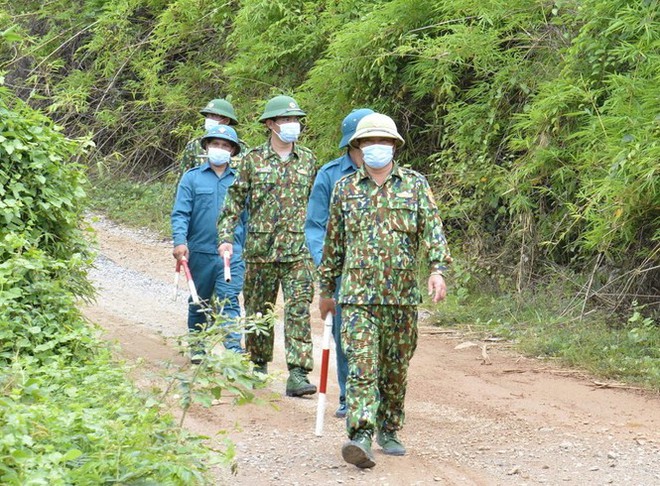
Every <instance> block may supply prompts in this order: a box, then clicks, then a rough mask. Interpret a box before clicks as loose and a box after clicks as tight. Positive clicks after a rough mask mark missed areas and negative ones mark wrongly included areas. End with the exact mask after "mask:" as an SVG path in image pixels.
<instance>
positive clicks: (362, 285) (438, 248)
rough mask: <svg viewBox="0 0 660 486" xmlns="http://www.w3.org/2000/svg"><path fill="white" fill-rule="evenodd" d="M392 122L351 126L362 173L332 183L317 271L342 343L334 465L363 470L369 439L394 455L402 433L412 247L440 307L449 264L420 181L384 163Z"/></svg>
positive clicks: (414, 301) (411, 318) (413, 324)
mask: <svg viewBox="0 0 660 486" xmlns="http://www.w3.org/2000/svg"><path fill="white" fill-rule="evenodd" d="M403 143H404V141H403V138H402V137H401V135H399V133H398V131H397V128H396V125H395V124H394V121H392V119H391V118H390V117H388V116H385V115H381V114H378V113H374V114H372V115H367V116H365V117H364V118H362V120H360V122H359V123H358V126H357V130H356V132H355V135H353V137H352V138H351V142H350V144H351V146H355V147H357V148H359V149H360V150H361V151H362V158H363V160H364V165H363V166H362V167H361V168H360V169H358V170H357V172H355V173H354V174H351V175H348V176H346V177H344V178H343V179H341V180H340V181H339V182H337V185H336V186H335V189H334V192H333V195H332V201H331V206H330V215H329V220H328V229H327V233H326V238H325V244H324V248H323V259H322V263H321V266H320V269H319V272H320V275H321V282H320V284H321V299H320V301H319V309H320V311H321V315H322V316H323V317H325V316H326V315H327V313H328V312H332V313H334V311H335V301H334V299H333V298H332V297H333V294H334V292H335V285H336V283H335V282H336V278H337V277H339V276H340V275H341V277H342V281H341V287H340V289H339V300H338V302H339V303H340V304H341V305H342V309H343V326H342V341H343V343H344V350H345V352H346V355H347V357H348V368H349V372H348V379H347V383H346V386H347V390H346V392H347V393H346V396H347V400H348V415H347V419H346V428H347V432H348V437H349V441H348V442H347V443H345V444H344V446H343V447H342V456H343V457H344V460H346V461H347V462H349V463H351V464H355V465H356V466H357V467H360V468H367V467H373V466H374V465H375V460H374V456H373V453H372V451H371V439H372V436H373V434H374V432H376V433H377V441H378V444H379V445H380V446H381V447H382V450H383V452H384V453H385V454H390V455H399V456H400V455H404V454H405V452H406V450H405V447H404V446H403V444H402V443H401V441H400V440H399V438H398V437H397V431H398V430H399V429H400V428H401V426H402V425H403V419H404V399H405V393H406V381H407V372H408V364H409V362H410V359H411V358H412V355H413V353H414V351H415V348H416V346H417V305H418V304H419V303H420V302H421V294H420V291H419V289H418V286H417V271H416V270H417V268H418V262H417V253H418V249H419V244H420V243H423V244H424V245H425V246H426V248H427V250H428V258H429V266H430V277H429V279H428V291H429V295H431V296H432V300H433V301H434V302H438V301H439V300H442V299H444V297H445V295H446V286H445V281H444V278H443V272H444V271H445V268H446V267H445V266H446V265H447V264H448V263H449V262H451V257H450V256H449V251H448V249H447V244H446V240H445V237H444V235H443V231H442V221H441V219H440V215H439V214H438V208H437V206H436V204H435V201H434V199H433V194H432V192H431V189H430V187H429V184H428V182H427V181H426V179H425V178H424V176H422V175H421V174H419V173H417V172H415V171H413V170H410V169H406V168H403V167H401V166H399V165H398V164H397V163H395V162H393V155H394V149H395V147H400V146H401V145H403Z"/></svg>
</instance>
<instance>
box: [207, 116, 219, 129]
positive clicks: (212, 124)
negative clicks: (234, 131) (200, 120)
mask: <svg viewBox="0 0 660 486" xmlns="http://www.w3.org/2000/svg"><path fill="white" fill-rule="evenodd" d="M218 125H220V122H219V121H218V120H214V119H213V118H204V130H208V129H209V128H212V127H216V126H218Z"/></svg>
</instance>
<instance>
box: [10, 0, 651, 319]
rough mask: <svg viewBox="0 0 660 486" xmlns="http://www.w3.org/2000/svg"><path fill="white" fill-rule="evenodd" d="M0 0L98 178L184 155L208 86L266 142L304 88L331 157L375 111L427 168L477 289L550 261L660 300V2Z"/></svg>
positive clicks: (19, 84)
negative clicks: (85, 143) (281, 96)
mask: <svg viewBox="0 0 660 486" xmlns="http://www.w3.org/2000/svg"><path fill="white" fill-rule="evenodd" d="M0 4H2V5H3V6H5V7H6V8H5V13H4V14H3V15H2V16H0V32H2V35H1V36H0V38H1V39H2V47H1V48H0V69H4V70H6V71H7V74H6V80H7V83H8V84H9V85H11V86H12V87H13V88H14V89H15V90H16V92H17V93H19V95H21V96H22V97H24V98H25V99H29V100H30V102H31V103H32V104H34V105H35V106H40V107H43V108H45V109H47V110H48V111H49V113H51V114H52V116H53V117H54V118H55V119H56V120H57V121H58V122H60V123H61V124H63V125H65V127H66V130H67V133H69V134H71V135H75V136H81V135H90V136H91V137H92V139H93V140H94V141H95V142H96V148H95V149H94V150H93V151H92V152H91V154H90V162H89V163H90V166H92V167H93V168H94V169H96V170H98V171H99V172H102V173H103V174H108V173H109V174H111V175H112V176H113V177H114V176H116V175H117V174H118V173H121V174H123V175H129V176H140V177H141V178H142V179H143V180H144V179H147V180H149V181H151V180H152V176H153V175H154V174H155V175H158V176H159V175H162V174H164V173H165V172H166V170H167V169H168V168H174V167H176V162H175V158H176V156H177V155H178V154H179V153H180V151H181V149H182V148H183V146H184V144H185V142H186V141H187V140H188V139H189V138H190V137H191V136H192V135H193V133H196V132H198V130H199V128H200V125H201V120H200V117H199V115H198V113H197V112H198V110H199V108H200V106H202V105H203V104H204V103H205V102H206V101H207V100H208V99H210V98H215V97H219V96H223V97H224V96H228V97H231V99H232V101H233V103H234V104H235V106H236V108H237V111H238V116H239V119H240V120H241V122H242V123H241V125H239V130H240V133H241V136H242V137H243V138H244V139H247V140H248V142H253V143H255V144H256V143H259V142H261V140H262V139H263V127H262V126H261V125H260V124H259V123H256V122H254V120H255V119H256V118H257V117H258V115H259V113H260V112H261V110H262V108H263V104H264V102H265V100H266V99H267V98H269V97H270V96H272V95H273V94H276V93H281V92H284V93H287V94H292V95H294V96H295V97H297V98H298V100H299V102H300V103H301V105H302V106H303V108H304V109H305V110H306V111H307V112H308V113H309V116H308V119H307V129H306V132H305V137H306V138H305V140H304V143H305V144H307V145H309V146H311V147H312V148H313V149H314V150H315V152H316V153H317V155H318V156H319V159H320V160H321V161H326V160H329V159H331V158H334V157H336V156H337V155H338V152H337V149H336V144H337V140H338V138H339V123H340V121H341V119H342V118H343V117H344V116H345V115H346V114H347V113H348V112H349V111H350V110H351V109H353V108H355V107H360V106H369V107H372V108H374V109H376V110H379V111H383V112H385V113H388V114H390V115H392V116H393V118H394V119H395V120H396V121H397V123H398V126H399V127H400V129H401V130H402V132H403V133H404V136H405V138H406V141H407V143H406V146H405V147H404V149H403V150H402V152H401V153H400V154H399V159H400V161H401V162H402V163H403V164H406V165H410V166H412V167H413V168H415V169H417V170H419V171H421V172H422V173H424V174H425V175H427V176H428V177H429V179H430V180H431V182H432V184H433V186H434V189H435V192H436V196H437V199H438V201H439V204H440V206H441V210H442V213H443V215H444V218H445V221H446V224H447V230H448V233H449V235H450V240H451V242H452V246H453V247H454V248H456V249H457V253H460V254H461V255H462V256H464V258H465V259H466V260H467V261H468V262H469V264H468V265H464V271H465V272H468V273H471V274H473V277H471V278H472V282H473V283H475V284H477V286H476V287H470V285H465V286H463V287H462V288H463V289H464V292H466V295H469V293H470V292H472V291H473V289H474V288H479V287H478V285H479V284H482V283H483V282H485V281H489V278H490V277H493V278H494V279H495V280H496V281H497V283H496V285H491V286H490V287H491V288H494V289H495V290H498V291H499V290H504V291H511V290H514V289H515V290H516V291H519V290H522V289H525V288H532V287H533V286H534V285H536V283H537V282H539V281H542V278H543V277H544V275H545V274H547V273H548V269H549V268H554V267H555V266H556V265H560V266H565V267H568V268H570V269H581V270H584V269H589V271H591V269H592V268H595V272H594V273H595V274H608V275H609V276H610V277H608V280H609V282H608V283H606V285H605V287H606V291H607V292H608V293H610V294H611V293H614V294H618V297H616V298H612V299H605V300H604V299H600V300H599V301H598V305H603V304H604V303H605V301H607V304H606V305H608V306H609V307H610V308H612V309H620V308H621V307H622V306H625V305H628V304H629V303H630V302H631V300H632V299H634V298H639V299H644V297H643V296H645V295H653V294H654V293H657V289H658V287H659V286H660V272H658V271H657V270H654V269H655V267H657V260H658V254H659V252H660V243H659V239H660V233H658V231H659V230H658V228H659V227H660V225H659V224H658V223H659V222H660V221H659V218H660V213H659V212H658V207H659V206H660V202H659V200H660V197H659V196H658V192H659V188H658V180H660V178H659V177H658V174H657V160H658V155H659V153H658V151H659V148H658V134H659V130H660V121H659V120H658V115H657V100H658V99H659V98H660V92H659V90H660V88H659V87H658V83H657V79H658V76H659V70H660V62H659V61H660V60H659V59H658V56H659V52H660V49H659V42H660V37H659V36H660V34H659V32H660V25H659V24H660V21H659V19H658V11H659V10H660V9H658V2H657V0H644V1H639V2H632V3H631V2H626V1H623V0H581V1H578V0H561V1H555V2H538V1H535V0H534V1H532V0H513V1H504V0H487V1H483V0H480V1H476V0H442V1H441V0H431V1H426V2H419V1H415V0H389V1H385V0H379V1H376V2H374V1H370V2H367V1H364V0H339V1H337V0H333V1H325V0H323V1H316V2H312V1H292V0H277V1H265V0H248V1H243V2H225V1H220V0H216V1H213V2H202V1H201V0H172V1H167V2H165V1H160V0H111V1H99V0H97V1H90V0H88V1H85V2H82V4H80V5H79V4H76V5H70V4H67V3H66V2H62V1H59V0H58V1H55V2H47V3H46V4H43V3H37V2H33V1H28V0H22V1H20V2H15V1H12V2H7V1H6V0H4V2H1V1H0ZM157 224H158V225H160V223H157ZM493 269H497V270H496V271H494V270H493ZM593 290H594V288H593V287H589V290H588V291H587V292H586V293H587V294H588V296H589V300H590V303H591V294H590V292H592V291H593ZM647 302H649V303H650V302H651V300H648V299H647ZM656 304H657V302H656Z"/></svg>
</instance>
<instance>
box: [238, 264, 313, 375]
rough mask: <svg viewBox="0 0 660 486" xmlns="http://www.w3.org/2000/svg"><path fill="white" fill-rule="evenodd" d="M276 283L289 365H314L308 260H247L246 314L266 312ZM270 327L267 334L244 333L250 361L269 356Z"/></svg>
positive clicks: (274, 296)
mask: <svg viewBox="0 0 660 486" xmlns="http://www.w3.org/2000/svg"><path fill="white" fill-rule="evenodd" d="M280 284H281V285H282V291H283V292H284V350H285V354H286V362H287V366H288V368H289V369H292V368H303V369H305V370H307V371H311V370H312V368H313V367H314V357H313V354H312V330H311V325H310V318H309V306H310V305H311V303H312V298H313V296H314V283H313V277H312V270H311V263H310V262H309V261H308V260H299V261H296V262H286V263H248V264H247V269H246V272H245V285H244V287H243V295H244V297H245V313H246V315H248V316H250V315H254V314H256V313H257V312H261V313H262V314H264V315H265V314H266V312H268V310H269V309H270V307H272V306H274V305H275V302H276V300H277V292H278V290H279V287H280ZM274 342H275V333H274V329H272V328H271V329H270V332H269V333H267V334H260V335H255V334H248V335H247V336H246V338H245V347H246V350H247V352H248V353H250V357H251V359H252V361H254V362H256V363H259V362H261V363H267V362H269V361H272V360H273V344H274Z"/></svg>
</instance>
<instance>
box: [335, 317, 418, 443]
mask: <svg viewBox="0 0 660 486" xmlns="http://www.w3.org/2000/svg"><path fill="white" fill-rule="evenodd" d="M342 314H343V315H342V319H343V323H342V329H341V332H342V342H343V345H344V351H345V352H346V356H347V358H348V379H347V381H346V403H347V405H348V414H347V416H346V430H347V432H348V437H349V438H352V437H353V436H354V435H355V433H356V432H357V431H359V430H361V431H368V432H370V433H372V434H373V433H375V432H377V431H378V430H381V429H384V430H391V431H393V430H399V429H400V428H401V427H402V426H403V420H404V411H403V408H404V400H405V397H406V385H407V377H408V364H409V363H410V359H411V358H412V356H413V353H414V352H415V348H416V347H417V306H412V305H407V306H395V305H351V304H344V305H342Z"/></svg>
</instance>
